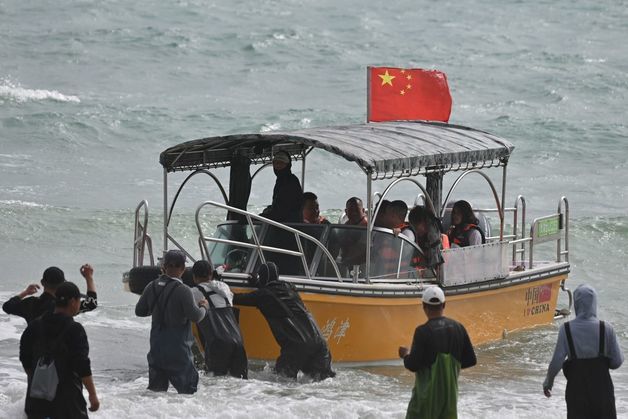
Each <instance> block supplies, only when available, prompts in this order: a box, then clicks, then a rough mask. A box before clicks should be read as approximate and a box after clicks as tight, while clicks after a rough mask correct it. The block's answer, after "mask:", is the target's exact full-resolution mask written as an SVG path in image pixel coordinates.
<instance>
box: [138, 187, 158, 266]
mask: <svg viewBox="0 0 628 419" xmlns="http://www.w3.org/2000/svg"><path fill="white" fill-rule="evenodd" d="M142 209H144V222H143V223H142V222H141V221H140V211H141V210H142ZM146 246H148V255H149V257H150V264H151V265H154V264H155V259H154V258H153V241H152V239H151V238H150V235H149V234H148V202H147V201H146V200H145V199H144V200H142V201H141V202H140V203H139V204H138V205H137V208H135V224H134V233H133V267H134V268H135V267H137V266H143V265H144V251H145V250H146Z"/></svg>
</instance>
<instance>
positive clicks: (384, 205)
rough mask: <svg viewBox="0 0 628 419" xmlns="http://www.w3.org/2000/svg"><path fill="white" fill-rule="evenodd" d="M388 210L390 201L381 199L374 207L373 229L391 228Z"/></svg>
mask: <svg viewBox="0 0 628 419" xmlns="http://www.w3.org/2000/svg"><path fill="white" fill-rule="evenodd" d="M389 208H390V201H389V200H387V199H382V200H381V201H379V202H378V203H377V205H376V206H375V211H376V212H377V215H376V216H375V220H373V226H375V227H383V228H392V226H391V225H390V222H389V221H390V219H389V215H388V209H389Z"/></svg>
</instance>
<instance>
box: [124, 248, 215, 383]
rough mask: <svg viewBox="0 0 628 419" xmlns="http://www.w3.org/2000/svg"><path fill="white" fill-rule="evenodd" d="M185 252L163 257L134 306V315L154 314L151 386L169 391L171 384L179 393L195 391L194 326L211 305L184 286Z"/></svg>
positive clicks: (149, 358)
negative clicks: (159, 272) (156, 274)
mask: <svg viewBox="0 0 628 419" xmlns="http://www.w3.org/2000/svg"><path fill="white" fill-rule="evenodd" d="M184 271H185V254H184V253H183V252H181V251H180V250H169V251H168V252H166V254H165V255H164V258H163V266H162V272H163V275H161V276H160V277H159V278H157V279H155V280H154V281H153V282H151V283H150V284H148V285H147V286H146V288H144V292H143V293H142V296H141V297H140V299H139V300H138V302H137V305H136V306H135V315H136V316H139V317H147V316H151V315H152V322H151V329H150V350H149V352H148V356H147V359H148V389H149V390H152V391H167V390H168V383H170V384H172V385H173V387H174V388H175V389H176V390H177V392H179V393H183V394H193V393H195V392H196V388H197V385H198V372H197V371H196V368H194V361H193V357H192V343H193V342H194V338H193V337H192V327H191V323H190V322H199V321H201V319H202V318H203V317H205V313H206V312H207V307H208V306H209V304H208V302H207V300H205V299H202V300H200V301H198V302H196V301H195V300H194V295H193V294H192V289H191V288H190V287H188V286H187V285H184V284H183V282H182V281H181V276H182V275H183V272H184Z"/></svg>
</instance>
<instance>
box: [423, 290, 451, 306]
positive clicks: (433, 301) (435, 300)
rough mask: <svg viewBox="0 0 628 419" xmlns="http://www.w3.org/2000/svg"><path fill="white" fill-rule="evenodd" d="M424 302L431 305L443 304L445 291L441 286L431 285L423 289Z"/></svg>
mask: <svg viewBox="0 0 628 419" xmlns="http://www.w3.org/2000/svg"><path fill="white" fill-rule="evenodd" d="M422 300H423V302H424V303H425V304H429V305H431V306H435V305H439V304H443V303H444V302H445V293H444V292H443V290H442V289H440V288H439V287H429V288H428V289H426V290H425V291H423V298H422Z"/></svg>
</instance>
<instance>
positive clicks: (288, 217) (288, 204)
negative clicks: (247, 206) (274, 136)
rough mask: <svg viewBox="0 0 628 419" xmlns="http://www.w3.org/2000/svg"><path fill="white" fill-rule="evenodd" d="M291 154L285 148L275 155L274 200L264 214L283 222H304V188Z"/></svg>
mask: <svg viewBox="0 0 628 419" xmlns="http://www.w3.org/2000/svg"><path fill="white" fill-rule="evenodd" d="M291 169H292V162H291V161H290V155H289V154H288V153H287V152H286V151H283V150H279V151H277V152H276V153H275V154H274V155H273V170H274V172H275V176H277V180H276V181H275V188H274V189H273V202H272V204H271V205H270V206H269V207H267V208H266V209H265V210H264V212H263V213H262V215H263V216H264V217H266V218H270V219H271V220H274V221H278V222H281V223H302V222H303V212H302V208H303V189H302V188H301V182H299V179H298V178H297V177H296V176H295V175H294V174H293V173H292V171H291Z"/></svg>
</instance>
